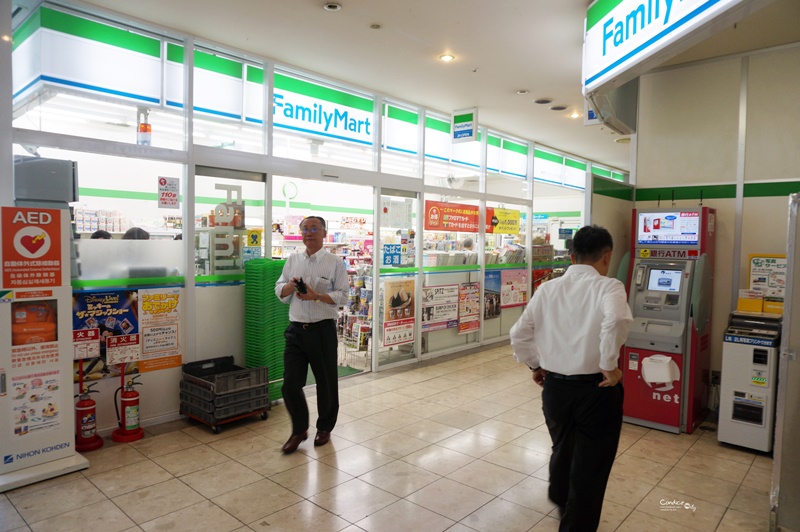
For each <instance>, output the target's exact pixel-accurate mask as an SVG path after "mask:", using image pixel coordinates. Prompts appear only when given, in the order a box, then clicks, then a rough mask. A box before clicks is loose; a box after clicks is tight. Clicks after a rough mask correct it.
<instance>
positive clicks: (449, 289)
mask: <svg viewBox="0 0 800 532" xmlns="http://www.w3.org/2000/svg"><path fill="white" fill-rule="evenodd" d="M458 295H459V287H458V285H457V284H448V285H440V286H426V287H423V288H422V330H423V332H430V331H438V330H440V329H450V328H455V327H457V326H458Z"/></svg>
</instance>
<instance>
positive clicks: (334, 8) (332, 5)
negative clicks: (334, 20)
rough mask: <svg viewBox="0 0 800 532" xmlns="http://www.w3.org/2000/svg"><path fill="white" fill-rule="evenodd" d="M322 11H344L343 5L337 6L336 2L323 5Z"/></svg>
mask: <svg viewBox="0 0 800 532" xmlns="http://www.w3.org/2000/svg"><path fill="white" fill-rule="evenodd" d="M322 9H324V10H325V11H339V10H340V9H342V5H341V4H337V3H336V2H325V3H324V4H322Z"/></svg>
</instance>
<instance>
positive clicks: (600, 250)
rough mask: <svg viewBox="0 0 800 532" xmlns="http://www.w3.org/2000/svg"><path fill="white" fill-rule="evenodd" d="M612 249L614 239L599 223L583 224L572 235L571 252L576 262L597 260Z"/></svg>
mask: <svg viewBox="0 0 800 532" xmlns="http://www.w3.org/2000/svg"><path fill="white" fill-rule="evenodd" d="M612 249H614V240H613V239H612V238H611V233H609V232H608V230H607V229H605V228H603V227H600V226H599V225H585V226H583V227H581V228H580V229H578V232H577V233H575V236H573V237H572V253H573V254H574V255H575V262H578V263H583V264H585V263H591V262H597V261H598V260H600V259H601V258H602V256H603V254H604V253H607V252H609V251H611V250H612Z"/></svg>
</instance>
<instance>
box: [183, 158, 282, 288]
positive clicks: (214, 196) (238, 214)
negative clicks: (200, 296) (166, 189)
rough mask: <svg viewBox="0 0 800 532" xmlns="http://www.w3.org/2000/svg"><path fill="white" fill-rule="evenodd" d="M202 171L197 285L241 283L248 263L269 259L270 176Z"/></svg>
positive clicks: (196, 245)
mask: <svg viewBox="0 0 800 532" xmlns="http://www.w3.org/2000/svg"><path fill="white" fill-rule="evenodd" d="M196 171H197V176H196V177H195V219H194V225H195V241H194V246H193V247H194V253H195V260H194V263H195V273H196V274H197V275H198V278H197V281H198V282H201V283H202V282H211V283H215V282H219V281H239V280H241V278H242V277H241V276H242V275H243V274H244V265H245V263H246V262H247V261H248V260H251V259H259V258H262V257H264V256H265V244H264V227H265V208H264V206H265V202H264V198H265V196H266V188H265V187H266V184H265V178H264V175H263V174H258V173H252V174H251V173H247V172H232V171H230V170H224V171H221V170H220V169H216V168H205V167H198V168H197V169H196ZM222 175H227V176H235V177H221V176H222Z"/></svg>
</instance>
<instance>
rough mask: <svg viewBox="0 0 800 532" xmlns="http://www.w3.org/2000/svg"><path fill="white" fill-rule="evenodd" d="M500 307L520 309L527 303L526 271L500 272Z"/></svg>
mask: <svg viewBox="0 0 800 532" xmlns="http://www.w3.org/2000/svg"><path fill="white" fill-rule="evenodd" d="M500 279H501V285H500V306H501V307H503V308H510V307H520V306H524V305H525V304H526V303H527V302H528V270H527V269H525V270H501V273H500Z"/></svg>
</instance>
